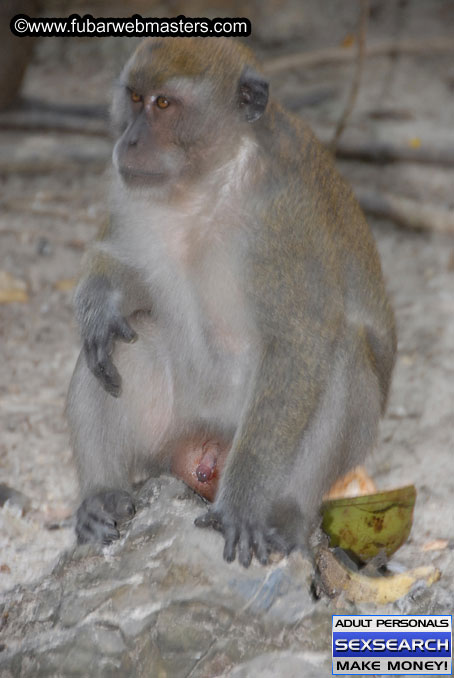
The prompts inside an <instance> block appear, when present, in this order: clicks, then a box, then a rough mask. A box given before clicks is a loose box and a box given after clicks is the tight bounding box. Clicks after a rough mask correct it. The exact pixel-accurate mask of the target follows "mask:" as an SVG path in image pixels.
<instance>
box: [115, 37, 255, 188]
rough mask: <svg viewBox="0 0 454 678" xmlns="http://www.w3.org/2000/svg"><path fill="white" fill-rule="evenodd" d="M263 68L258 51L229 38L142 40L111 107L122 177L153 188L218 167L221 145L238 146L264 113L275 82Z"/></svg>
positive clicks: (127, 180) (116, 157)
mask: <svg viewBox="0 0 454 678" xmlns="http://www.w3.org/2000/svg"><path fill="white" fill-rule="evenodd" d="M256 69H257V63H256V60H255V57H254V56H253V54H252V53H251V52H250V51H249V50H248V49H247V48H246V47H244V46H243V45H241V44H240V43H238V42H234V41H232V40H229V39H227V38H166V39H162V38H149V39H147V40H145V41H143V42H142V43H141V44H140V45H139V47H138V48H137V50H136V51H135V53H134V54H133V56H132V57H131V59H130V60H129V62H128V63H127V64H126V66H125V68H124V70H123V73H122V75H121V78H120V86H119V87H118V89H117V92H116V93H115V97H114V102H113V108H112V113H113V122H114V125H115V127H116V128H117V130H118V132H119V134H120V135H121V136H120V138H119V139H118V141H117V144H116V146H115V149H114V165H115V167H116V169H117V170H118V172H119V173H120V175H121V176H122V178H123V180H124V181H126V182H128V183H129V184H131V185H132V186H137V185H140V186H142V187H143V186H147V185H149V186H151V185H155V184H156V183H158V184H161V183H163V182H164V181H166V182H169V180H170V181H172V180H179V179H181V177H183V176H185V175H187V176H192V177H194V176H197V175H199V174H203V173H204V172H206V171H207V169H210V168H212V167H213V157H215V156H216V152H217V150H218V149H219V145H220V144H222V145H223V146H225V145H226V144H228V146H229V147H230V149H234V148H235V143H236V142H238V143H239V142H240V139H241V137H242V136H243V135H242V130H243V131H244V132H246V129H247V126H248V124H250V123H253V122H255V121H256V120H258V119H259V118H260V117H261V116H262V115H263V113H264V111H265V108H266V105H267V100H268V84H267V82H266V81H265V80H264V78H263V77H262V76H261V75H259V74H258V72H257V70H256ZM199 148H201V149H203V153H200V152H199ZM207 149H211V154H210V153H207ZM209 156H211V157H209Z"/></svg>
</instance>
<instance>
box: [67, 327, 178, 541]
mask: <svg viewBox="0 0 454 678" xmlns="http://www.w3.org/2000/svg"><path fill="white" fill-rule="evenodd" d="M139 331H140V330H139ZM142 337H143V332H142ZM161 353H162V351H161ZM115 360H116V361H117V362H118V365H119V367H121V369H122V371H123V374H124V375H125V376H124V387H123V394H122V396H121V397H120V398H114V397H112V396H111V395H109V394H108V393H107V392H106V391H105V390H104V389H103V387H102V385H101V384H100V383H99V381H98V379H96V377H95V376H94V375H93V374H92V372H91V371H90V370H89V369H88V367H87V363H86V360H85V356H84V355H83V354H82V353H81V355H80V357H79V360H78V363H77V365H76V369H75V371H74V375H73V378H72V380H71V385H70V389H69V393H68V404H67V414H68V421H69V425H70V430H71V438H72V445H73V450H74V455H75V459H76V463H77V469H78V475H79V481H80V486H81V496H82V499H83V501H82V503H81V505H80V507H79V509H78V511H77V522H76V534H77V537H78V540H79V542H80V543H84V542H89V541H96V542H104V543H109V542H110V541H112V539H116V538H118V536H119V533H118V529H117V528H118V523H120V522H121V521H122V520H125V519H126V518H130V517H131V516H132V515H133V514H134V511H135V508H134V502H133V499H132V496H131V480H132V478H133V476H134V475H135V472H137V471H140V470H141V469H142V468H144V467H146V463H147V461H148V460H149V459H150V457H151V456H153V454H155V453H156V452H157V450H158V449H159V447H160V445H161V444H162V441H163V439H164V437H165V435H166V432H167V430H168V428H169V426H170V421H171V418H172V388H171V382H170V379H169V377H168V371H167V373H166V366H165V364H164V363H163V362H162V360H161V362H159V361H158V359H157V355H156V352H154V351H153V350H150V346H149V345H148V346H147V344H146V342H145V341H144V340H143V338H141V337H140V336H139V340H138V341H137V343H136V344H134V345H123V344H119V345H118V347H117V349H116V352H115Z"/></svg>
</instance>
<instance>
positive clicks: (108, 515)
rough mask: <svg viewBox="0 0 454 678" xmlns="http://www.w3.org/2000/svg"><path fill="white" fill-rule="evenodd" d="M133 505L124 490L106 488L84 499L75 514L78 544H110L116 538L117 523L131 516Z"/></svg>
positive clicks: (117, 535)
mask: <svg viewBox="0 0 454 678" xmlns="http://www.w3.org/2000/svg"><path fill="white" fill-rule="evenodd" d="M134 513H135V506H134V502H133V500H132V497H131V495H130V494H129V493H128V492H126V491H125V490H107V491H104V492H100V493H98V494H95V495H93V496H91V497H87V498H86V499H84V501H83V502H82V504H81V505H80V506H79V508H78V510H77V514H76V535H77V541H78V543H79V544H87V543H90V542H93V543H101V544H110V543H111V542H112V541H114V540H115V539H118V538H119V536H120V532H119V531H118V528H117V525H118V523H121V522H124V521H125V520H127V519H129V518H132V516H133V515H134Z"/></svg>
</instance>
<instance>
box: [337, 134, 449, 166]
mask: <svg viewBox="0 0 454 678" xmlns="http://www.w3.org/2000/svg"><path fill="white" fill-rule="evenodd" d="M336 156H337V157H338V158H343V159H346V160H350V159H351V160H362V161H364V162H376V163H383V164H385V163H390V162H417V163H421V164H427V165H442V166H445V167H452V166H453V165H454V146H453V145H452V144H451V145H449V144H447V145H445V146H440V145H438V146H436V145H432V146H427V145H422V146H420V147H419V148H418V147H417V148H412V147H411V146H408V145H404V144H398V143H393V142H389V141H387V142H384V141H374V140H373V139H368V140H367V141H360V140H359V141H354V140H351V139H341V140H340V141H339V143H338V145H337V148H336Z"/></svg>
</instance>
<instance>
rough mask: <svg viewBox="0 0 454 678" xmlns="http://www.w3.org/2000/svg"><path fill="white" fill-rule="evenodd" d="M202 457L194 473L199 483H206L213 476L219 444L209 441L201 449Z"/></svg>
mask: <svg viewBox="0 0 454 678" xmlns="http://www.w3.org/2000/svg"><path fill="white" fill-rule="evenodd" d="M202 453H203V457H202V459H201V460H200V464H199V465H198V466H197V468H196V470H195V472H196V475H197V479H198V481H199V482H201V483H206V482H208V481H209V480H211V479H212V477H213V476H214V469H215V468H216V464H217V461H218V456H219V443H215V442H213V441H212V440H209V441H208V442H206V443H205V445H204V446H203V447H202Z"/></svg>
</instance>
